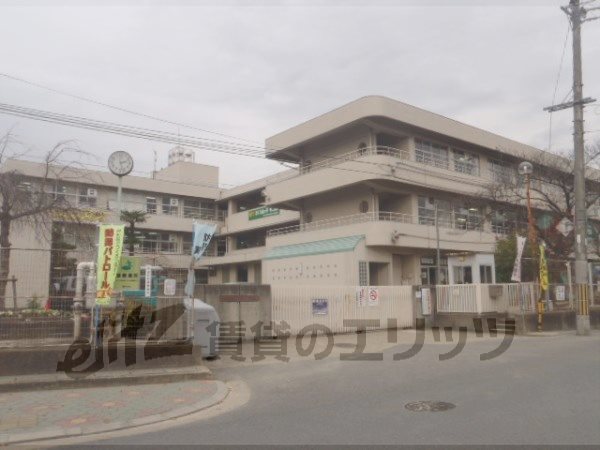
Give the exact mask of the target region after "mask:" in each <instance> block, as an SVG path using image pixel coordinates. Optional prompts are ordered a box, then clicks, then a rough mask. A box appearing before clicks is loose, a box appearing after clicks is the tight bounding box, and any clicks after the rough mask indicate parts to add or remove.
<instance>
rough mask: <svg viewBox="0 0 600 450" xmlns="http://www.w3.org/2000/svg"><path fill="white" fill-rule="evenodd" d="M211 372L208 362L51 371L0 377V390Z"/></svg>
mask: <svg viewBox="0 0 600 450" xmlns="http://www.w3.org/2000/svg"><path fill="white" fill-rule="evenodd" d="M210 379H212V372H211V371H210V370H209V369H208V368H207V367H205V366H189V367H165V368H154V369H131V370H110V371H105V372H97V373H92V374H89V375H88V376H86V377H85V378H80V379H75V378H71V377H69V376H68V375H67V374H65V373H64V372H60V373H54V374H48V375H24V376H11V377H0V393H2V392H16V391H34V390H40V389H65V388H81V387H89V386H90V385H93V386H110V385H114V384H118V385H132V384H133V385H134V384H155V383H165V382H173V381H185V380H210Z"/></svg>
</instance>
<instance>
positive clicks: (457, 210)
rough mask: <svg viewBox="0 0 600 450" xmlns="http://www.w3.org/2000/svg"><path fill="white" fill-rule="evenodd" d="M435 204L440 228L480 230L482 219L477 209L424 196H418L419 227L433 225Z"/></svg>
mask: <svg viewBox="0 0 600 450" xmlns="http://www.w3.org/2000/svg"><path fill="white" fill-rule="evenodd" d="M436 202H437V205H438V224H439V226H440V227H445V228H458V229H461V230H480V229H481V228H482V226H483V217H482V215H481V211H479V209H477V208H473V207H467V206H464V205H456V204H452V203H450V202H449V201H446V200H438V199H434V198H431V197H425V196H419V198H418V205H419V224H420V225H435V204H436Z"/></svg>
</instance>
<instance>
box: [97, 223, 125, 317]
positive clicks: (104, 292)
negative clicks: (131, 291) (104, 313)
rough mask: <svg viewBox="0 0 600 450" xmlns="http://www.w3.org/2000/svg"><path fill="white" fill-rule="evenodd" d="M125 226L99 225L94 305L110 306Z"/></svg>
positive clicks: (119, 262)
mask: <svg viewBox="0 0 600 450" xmlns="http://www.w3.org/2000/svg"><path fill="white" fill-rule="evenodd" d="M124 235H125V225H100V238H99V241H98V267H97V269H96V304H97V305H101V306H106V305H109V304H110V297H111V295H112V293H113V289H114V287H115V280H116V278H117V271H118V270H119V266H120V264H121V253H122V252H123V236H124Z"/></svg>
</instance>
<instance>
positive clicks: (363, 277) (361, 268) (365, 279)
mask: <svg viewBox="0 0 600 450" xmlns="http://www.w3.org/2000/svg"><path fill="white" fill-rule="evenodd" d="M358 285H359V286H368V285H369V271H368V265H367V261H359V262H358Z"/></svg>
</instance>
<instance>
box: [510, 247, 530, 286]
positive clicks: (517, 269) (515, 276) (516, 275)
mask: <svg viewBox="0 0 600 450" xmlns="http://www.w3.org/2000/svg"><path fill="white" fill-rule="evenodd" d="M525 241H527V239H526V238H524V237H522V236H517V257H516V258H515V266H514V267H513V271H512V275H511V277H510V279H511V281H516V282H521V260H522V259H523V250H524V249H525Z"/></svg>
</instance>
